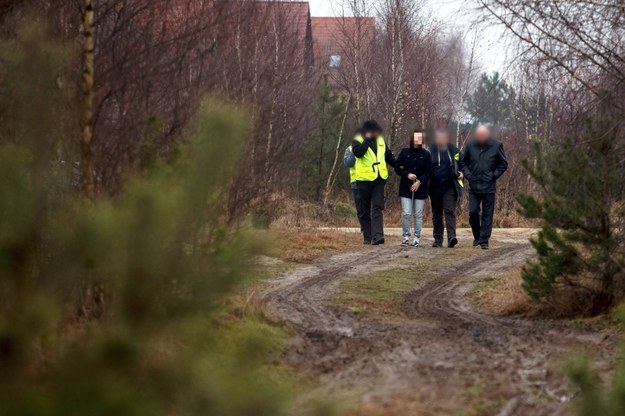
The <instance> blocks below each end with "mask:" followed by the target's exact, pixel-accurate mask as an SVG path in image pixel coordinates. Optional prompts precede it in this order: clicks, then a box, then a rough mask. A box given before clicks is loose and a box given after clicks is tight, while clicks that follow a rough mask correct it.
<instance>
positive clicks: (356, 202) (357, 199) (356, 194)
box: [352, 184, 365, 233]
mask: <svg viewBox="0 0 625 416" xmlns="http://www.w3.org/2000/svg"><path fill="white" fill-rule="evenodd" d="M352 195H353V197H354V205H355V206H356V215H357V216H358V222H359V223H360V232H361V233H362V232H364V230H365V229H364V227H363V226H362V219H361V218H360V217H361V215H360V192H358V184H356V187H354V186H352Z"/></svg>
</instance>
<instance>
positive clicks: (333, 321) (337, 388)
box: [263, 243, 613, 415]
mask: <svg viewBox="0 0 625 416" xmlns="http://www.w3.org/2000/svg"><path fill="white" fill-rule="evenodd" d="M442 252H443V251H442V250H440V249H438V250H434V249H428V248H420V249H418V250H413V251H406V250H405V249H400V248H395V247H380V248H367V249H365V250H363V251H361V252H357V253H349V254H340V255H335V256H331V257H328V258H325V259H320V260H318V261H316V262H314V263H313V264H311V265H308V266H305V267H302V268H300V269H298V270H295V271H293V272H289V273H286V274H284V275H282V276H280V277H279V278H276V279H274V280H273V281H272V283H271V284H270V286H269V287H268V289H267V290H266V291H265V292H264V294H263V299H264V302H265V303H266V304H267V305H268V307H269V309H270V310H271V311H272V312H273V314H275V315H276V316H277V317H278V318H279V319H281V320H282V321H284V322H285V323H286V324H287V325H289V326H290V327H291V328H293V330H294V332H295V333H296V334H297V335H296V337H295V338H294V339H293V341H292V344H291V347H290V348H288V350H287V352H286V353H285V357H284V360H285V361H286V362H287V363H288V364H290V365H291V366H293V367H294V368H296V369H297V370H298V371H301V372H304V373H305V374H308V375H310V376H312V377H313V378H315V379H317V380H318V381H319V382H320V385H321V387H320V389H321V390H322V391H323V392H333V393H336V392H340V393H344V394H345V395H347V397H349V398H350V399H351V400H352V402H353V403H352V404H355V405H361V406H362V405H364V406H367V407H371V406H373V408H374V409H376V410H377V411H381V412H382V414H412V413H402V412H401V410H400V411H398V412H397V413H392V412H390V411H388V412H387V411H385V410H384V409H390V408H391V407H393V408H397V402H398V401H400V402H404V403H405V406H403V408H404V409H406V408H408V406H409V405H412V404H415V403H416V404H418V408H419V409H421V411H419V413H418V414H447V413H452V412H455V411H457V410H458V409H463V408H467V407H470V406H477V405H480V406H482V405H484V404H485V403H486V404H488V405H489V406H490V407H488V409H487V410H485V411H481V413H480V414H501V415H526V414H528V415H529V414H531V415H558V414H567V411H568V405H567V403H566V402H567V401H568V399H569V398H570V396H571V391H570V386H568V385H567V384H566V382H565V381H564V380H563V379H562V377H561V376H558V375H557V373H556V372H555V371H554V368H555V367H557V365H558V364H559V360H560V359H561V357H562V356H565V354H567V353H570V352H572V351H576V350H587V351H588V350H599V351H603V353H600V354H599V357H598V365H599V366H607V367H609V365H610V358H609V357H610V354H609V352H610V350H611V348H610V347H608V348H606V347H605V346H603V345H602V344H604V343H608V344H612V343H613V340H605V339H603V338H602V337H601V336H599V335H596V334H592V333H583V332H581V331H576V330H572V329H570V328H567V327H565V326H564V325H558V324H551V323H549V325H545V324H540V323H538V322H533V321H526V320H522V319H514V318H502V317H494V316H490V315H486V314H483V313H481V312H479V311H477V310H476V309H475V307H474V306H473V305H472V303H471V296H470V295H471V289H472V287H473V285H474V284H475V283H476V282H478V281H479V280H480V279H483V278H484V277H487V276H489V275H496V274H500V273H501V272H502V270H505V269H507V268H510V267H514V266H518V265H520V264H523V262H525V261H526V259H527V258H528V257H529V256H530V255H531V253H532V250H531V249H530V246H529V244H527V243H522V244H510V243H507V244H504V245H503V246H501V247H500V248H496V249H492V250H490V251H488V252H482V251H481V250H476V252H475V254H473V255H471V256H470V257H469V258H468V259H465V260H462V261H456V262H454V263H453V264H451V265H449V266H445V267H442V268H441V270H440V271H439V272H438V276H437V277H434V278H432V279H430V280H428V281H427V282H425V284H423V285H422V286H421V287H419V288H417V289H415V290H413V291H411V292H409V293H407V294H406V295H405V297H404V302H403V304H402V305H401V308H402V310H403V311H404V312H405V313H406V315H407V317H408V319H394V320H389V319H386V320H379V319H376V318H372V317H359V316H355V315H353V314H351V313H349V312H348V311H347V310H345V308H343V307H341V306H340V305H336V304H334V303H333V301H332V298H333V294H334V293H335V291H336V290H337V289H338V285H339V284H340V282H341V281H343V280H345V279H349V278H350V277H354V276H357V275H360V274H371V273H374V272H376V271H380V270H385V269H389V268H393V267H395V266H396V264H394V263H393V261H394V260H396V259H398V258H400V257H405V256H406V255H407V254H408V255H412V256H422V255H426V256H437V255H440V253H442ZM598 347H600V348H598ZM480 408H481V407H480ZM398 409H402V406H401V405H400V407H399V408H398Z"/></svg>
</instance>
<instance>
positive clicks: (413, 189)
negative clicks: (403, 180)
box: [410, 181, 421, 192]
mask: <svg viewBox="0 0 625 416" xmlns="http://www.w3.org/2000/svg"><path fill="white" fill-rule="evenodd" d="M419 186H421V181H416V182H415V183H413V184H412V186H411V187H410V192H417V189H419Z"/></svg>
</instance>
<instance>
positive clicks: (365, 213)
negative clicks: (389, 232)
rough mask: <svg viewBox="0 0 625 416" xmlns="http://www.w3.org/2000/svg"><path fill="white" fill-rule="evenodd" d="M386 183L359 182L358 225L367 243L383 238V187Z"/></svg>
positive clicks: (378, 180)
mask: <svg viewBox="0 0 625 416" xmlns="http://www.w3.org/2000/svg"><path fill="white" fill-rule="evenodd" d="M385 185H386V181H384V180H382V179H377V180H375V181H373V182H366V181H359V182H358V194H359V197H360V204H359V205H360V213H359V215H360V223H361V224H362V228H363V231H362V232H363V234H364V237H365V240H367V241H379V240H381V239H383V238H384V213H383V211H384V186H385Z"/></svg>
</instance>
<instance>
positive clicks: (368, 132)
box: [362, 120, 382, 139]
mask: <svg viewBox="0 0 625 416" xmlns="http://www.w3.org/2000/svg"><path fill="white" fill-rule="evenodd" d="M362 131H363V134H364V136H365V138H366V139H375V138H378V137H379V136H380V135H381V134H382V127H381V126H380V125H379V124H378V122H377V121H375V120H368V121H365V122H364V123H363V125H362Z"/></svg>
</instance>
